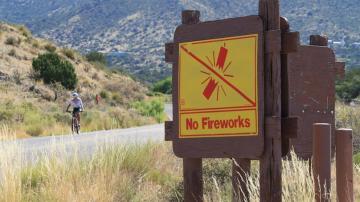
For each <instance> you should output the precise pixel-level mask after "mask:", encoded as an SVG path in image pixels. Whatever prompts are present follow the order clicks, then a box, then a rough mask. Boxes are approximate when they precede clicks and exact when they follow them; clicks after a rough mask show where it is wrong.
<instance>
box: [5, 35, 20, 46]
mask: <svg viewBox="0 0 360 202" xmlns="http://www.w3.org/2000/svg"><path fill="white" fill-rule="evenodd" d="M20 43H21V39H19V40H16V39H15V38H14V37H12V36H11V37H9V38H7V39H6V41H5V44H6V45H12V46H17V45H19V44H20Z"/></svg>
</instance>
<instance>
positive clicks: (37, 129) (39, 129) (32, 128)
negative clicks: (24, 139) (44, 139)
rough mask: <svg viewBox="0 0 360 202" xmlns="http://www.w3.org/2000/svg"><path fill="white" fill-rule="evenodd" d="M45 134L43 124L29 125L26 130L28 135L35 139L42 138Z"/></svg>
mask: <svg viewBox="0 0 360 202" xmlns="http://www.w3.org/2000/svg"><path fill="white" fill-rule="evenodd" d="M43 132H44V129H43V126H42V125H41V124H32V125H29V126H28V127H27V129H26V133H27V134H29V135H31V136H33V137H37V136H40V135H42V134H43Z"/></svg>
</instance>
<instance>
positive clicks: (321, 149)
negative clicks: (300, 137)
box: [312, 123, 331, 202]
mask: <svg viewBox="0 0 360 202" xmlns="http://www.w3.org/2000/svg"><path fill="white" fill-rule="evenodd" d="M313 137H314V138H313V139H314V141H313V151H314V154H313V159H312V168H313V174H314V176H313V177H314V183H315V201H317V202H327V201H330V188H331V125H330V124H328V123H315V124H314V125H313Z"/></svg>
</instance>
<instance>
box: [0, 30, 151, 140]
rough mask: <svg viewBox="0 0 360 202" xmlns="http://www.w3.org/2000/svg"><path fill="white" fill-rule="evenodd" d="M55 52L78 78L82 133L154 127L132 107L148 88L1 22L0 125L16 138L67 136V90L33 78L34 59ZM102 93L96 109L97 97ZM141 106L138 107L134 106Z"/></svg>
mask: <svg viewBox="0 0 360 202" xmlns="http://www.w3.org/2000/svg"><path fill="white" fill-rule="evenodd" d="M49 51H54V52H55V53H57V54H58V55H60V56H61V58H63V60H67V61H69V62H70V63H71V64H72V65H73V66H74V68H75V72H76V75H77V77H78V84H77V86H76V91H77V92H79V94H80V95H81V97H82V99H83V101H84V104H85V109H86V112H84V113H83V117H84V118H83V119H82V123H83V125H82V126H83V127H82V128H83V131H85V130H86V131H89V130H102V129H111V128H121V127H130V126H134V125H142V124H146V123H155V122H156V120H155V119H154V118H151V117H145V116H142V115H141V113H140V112H138V110H136V107H135V108H134V106H133V103H137V102H139V103H143V102H145V100H147V99H148V98H147V96H146V93H147V92H148V90H147V88H146V87H144V86H143V85H142V84H140V83H139V82H136V81H134V80H133V79H131V78H130V77H129V76H127V75H124V74H121V73H118V72H115V71H110V70H107V69H106V67H103V66H102V65H101V64H98V63H90V62H88V61H87V60H86V59H84V57H83V56H81V55H80V54H79V53H77V52H76V51H74V50H71V49H65V48H61V47H57V46H55V45H54V44H53V43H51V42H50V41H47V40H44V39H40V38H35V37H33V36H32V35H31V33H30V32H29V31H28V30H27V29H26V28H25V27H23V26H16V25H8V24H4V23H1V24H0V95H1V98H2V99H1V100H0V124H1V125H3V124H5V125H8V126H9V127H10V128H11V129H13V130H15V131H16V133H17V135H18V136H20V137H26V136H28V135H32V136H37V135H50V134H61V133H69V128H70V126H69V121H70V115H69V114H66V113H64V111H65V107H66V103H67V101H68V100H69V99H70V92H71V91H70V90H66V89H65V88H63V87H62V86H61V85H60V84H51V85H46V84H44V83H43V82H42V81H38V80H35V79H34V77H33V70H32V61H33V59H34V58H37V57H38V55H40V54H44V53H47V52H49ZM96 95H101V97H102V100H101V101H100V103H99V105H97V104H96V103H95V96H96ZM138 105H139V106H141V104H138ZM100 119H101V120H102V121H101V122H100V121H98V120H100Z"/></svg>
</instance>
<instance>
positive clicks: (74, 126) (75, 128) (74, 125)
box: [67, 111, 80, 134]
mask: <svg viewBox="0 0 360 202" xmlns="http://www.w3.org/2000/svg"><path fill="white" fill-rule="evenodd" d="M67 112H69V113H70V114H71V116H72V117H71V131H72V133H73V134H74V133H76V134H79V133H80V124H79V120H78V118H77V116H76V115H77V113H79V114H80V112H76V113H73V112H72V111H67ZM79 116H80V115H79Z"/></svg>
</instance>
